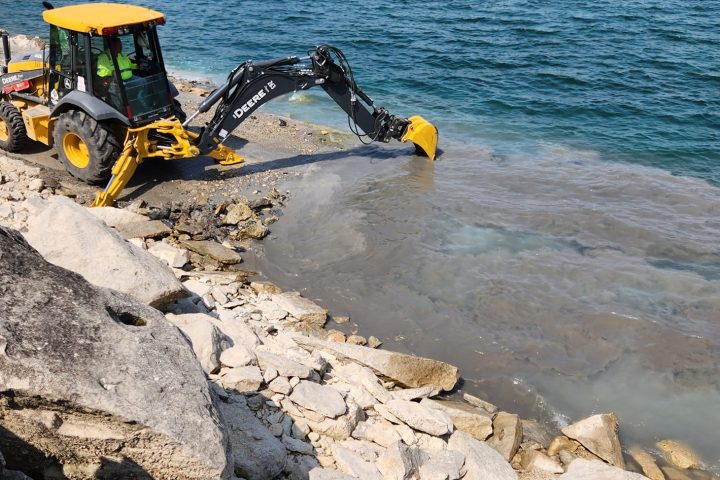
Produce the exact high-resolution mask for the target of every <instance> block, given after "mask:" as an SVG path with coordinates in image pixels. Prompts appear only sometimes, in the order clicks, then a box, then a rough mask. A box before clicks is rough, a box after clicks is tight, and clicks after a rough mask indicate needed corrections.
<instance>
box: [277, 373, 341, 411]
mask: <svg viewBox="0 0 720 480" xmlns="http://www.w3.org/2000/svg"><path fill="white" fill-rule="evenodd" d="M290 400H292V401H293V402H295V403H297V404H298V405H300V406H301V407H303V408H307V409H308V410H312V411H314V412H318V413H321V414H323V415H325V416H326V417H329V418H336V417H338V416H340V415H342V414H343V413H345V412H346V411H347V405H345V400H344V399H343V397H342V395H340V394H339V393H338V391H337V390H335V389H333V388H330V387H328V386H325V385H320V384H317V383H314V382H308V381H306V380H303V381H301V382H300V383H299V384H298V385H297V386H296V387H295V388H293V392H292V394H291V395H290Z"/></svg>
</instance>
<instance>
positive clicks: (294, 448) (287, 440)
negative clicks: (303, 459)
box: [282, 435, 313, 455]
mask: <svg viewBox="0 0 720 480" xmlns="http://www.w3.org/2000/svg"><path fill="white" fill-rule="evenodd" d="M282 442H283V443H284V444H285V447H286V448H287V449H288V450H289V451H291V452H295V453H302V454H304V455H312V454H313V447H312V445H310V444H309V443H306V442H303V441H302V440H298V439H296V438H293V437H289V436H287V435H283V437H282Z"/></svg>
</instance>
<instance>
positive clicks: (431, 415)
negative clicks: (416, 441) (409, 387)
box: [385, 400, 453, 436]
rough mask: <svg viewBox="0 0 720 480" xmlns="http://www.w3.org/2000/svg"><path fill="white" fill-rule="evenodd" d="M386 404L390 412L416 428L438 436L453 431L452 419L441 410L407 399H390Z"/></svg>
mask: <svg viewBox="0 0 720 480" xmlns="http://www.w3.org/2000/svg"><path fill="white" fill-rule="evenodd" d="M385 406H386V407H387V408H388V409H389V410H390V413H392V414H393V415H395V417H397V418H398V419H400V420H402V421H403V422H404V423H406V424H407V425H408V426H410V427H412V428H414V429H415V430H420V431H421V432H425V433H427V434H430V435H436V436H440V435H445V434H446V433H451V432H452V431H453V423H452V420H451V419H450V417H449V416H448V415H447V414H446V413H445V412H443V411H441V410H437V409H433V408H428V407H424V406H422V405H420V404H419V403H415V402H408V401H407V400H390V401H389V402H388V403H387V404H385Z"/></svg>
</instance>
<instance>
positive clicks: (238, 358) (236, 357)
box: [220, 345, 255, 368]
mask: <svg viewBox="0 0 720 480" xmlns="http://www.w3.org/2000/svg"><path fill="white" fill-rule="evenodd" d="M253 362H255V354H254V353H252V352H251V351H249V350H248V349H247V348H245V346H243V345H234V346H232V347H230V348H228V349H227V350H223V352H222V353H221V354H220V363H222V364H223V365H225V366H228V367H231V368H232V367H245V366H247V365H250V364H251V363H253Z"/></svg>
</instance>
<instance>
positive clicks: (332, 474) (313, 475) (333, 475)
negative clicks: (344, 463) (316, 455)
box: [308, 467, 358, 480]
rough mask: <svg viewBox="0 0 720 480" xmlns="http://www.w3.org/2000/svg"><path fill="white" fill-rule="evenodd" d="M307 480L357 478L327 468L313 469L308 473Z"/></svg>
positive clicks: (351, 479)
mask: <svg viewBox="0 0 720 480" xmlns="http://www.w3.org/2000/svg"><path fill="white" fill-rule="evenodd" d="M308 475H309V476H308V479H309V480H357V478H358V477H355V476H352V475H348V474H347V473H342V472H339V471H337V470H332V469H329V468H320V467H317V468H313V469H312V470H310V472H308Z"/></svg>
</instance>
